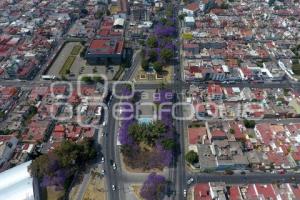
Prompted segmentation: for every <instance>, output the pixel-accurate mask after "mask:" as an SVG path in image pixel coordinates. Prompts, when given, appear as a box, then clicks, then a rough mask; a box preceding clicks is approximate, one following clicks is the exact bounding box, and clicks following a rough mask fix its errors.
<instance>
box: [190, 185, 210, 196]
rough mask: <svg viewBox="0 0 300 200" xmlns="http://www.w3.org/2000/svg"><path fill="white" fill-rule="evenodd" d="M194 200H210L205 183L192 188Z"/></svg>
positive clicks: (207, 186)
mask: <svg viewBox="0 0 300 200" xmlns="http://www.w3.org/2000/svg"><path fill="white" fill-rule="evenodd" d="M194 199H195V200H212V198H211V197H210V192H209V185H208V184H207V183H203V184H197V185H196V186H195V187H194Z"/></svg>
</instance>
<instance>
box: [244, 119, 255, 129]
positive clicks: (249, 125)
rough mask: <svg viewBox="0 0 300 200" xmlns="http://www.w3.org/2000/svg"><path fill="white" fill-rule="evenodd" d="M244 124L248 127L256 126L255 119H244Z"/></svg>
mask: <svg viewBox="0 0 300 200" xmlns="http://www.w3.org/2000/svg"><path fill="white" fill-rule="evenodd" d="M244 125H245V127H246V128H254V127H255V121H254V120H247V119H245V120H244Z"/></svg>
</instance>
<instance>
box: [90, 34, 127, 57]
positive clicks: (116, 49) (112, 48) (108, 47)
mask: <svg viewBox="0 0 300 200" xmlns="http://www.w3.org/2000/svg"><path fill="white" fill-rule="evenodd" d="M123 48H124V41H123V40H114V39H109V38H105V39H95V40H93V41H92V42H91V44H90V50H91V53H94V54H121V53H122V51H123Z"/></svg>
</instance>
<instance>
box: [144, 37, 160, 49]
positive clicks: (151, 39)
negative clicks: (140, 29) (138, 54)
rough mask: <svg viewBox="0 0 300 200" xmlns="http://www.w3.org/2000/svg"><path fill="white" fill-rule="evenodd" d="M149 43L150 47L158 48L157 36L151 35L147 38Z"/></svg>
mask: <svg viewBox="0 0 300 200" xmlns="http://www.w3.org/2000/svg"><path fill="white" fill-rule="evenodd" d="M146 43H147V45H148V46H149V47H150V48H156V47H157V45H158V42H157V39H156V37H155V36H150V37H149V38H148V39H147V42H146Z"/></svg>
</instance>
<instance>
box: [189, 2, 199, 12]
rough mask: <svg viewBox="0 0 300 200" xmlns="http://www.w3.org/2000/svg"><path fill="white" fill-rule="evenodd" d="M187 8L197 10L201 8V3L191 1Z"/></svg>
mask: <svg viewBox="0 0 300 200" xmlns="http://www.w3.org/2000/svg"><path fill="white" fill-rule="evenodd" d="M186 9H188V10H191V11H193V12H195V11H197V10H199V3H198V2H194V3H190V4H188V5H187V6H186Z"/></svg>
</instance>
